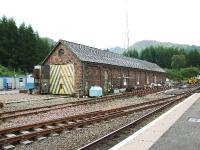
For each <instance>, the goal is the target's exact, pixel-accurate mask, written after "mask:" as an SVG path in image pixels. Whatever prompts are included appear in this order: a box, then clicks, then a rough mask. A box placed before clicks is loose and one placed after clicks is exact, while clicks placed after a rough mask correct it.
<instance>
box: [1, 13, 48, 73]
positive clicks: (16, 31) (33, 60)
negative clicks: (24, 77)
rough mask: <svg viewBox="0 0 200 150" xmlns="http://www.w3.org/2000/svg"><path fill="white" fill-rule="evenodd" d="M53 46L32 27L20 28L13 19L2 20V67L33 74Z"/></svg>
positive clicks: (3, 18) (23, 25) (24, 26)
mask: <svg viewBox="0 0 200 150" xmlns="http://www.w3.org/2000/svg"><path fill="white" fill-rule="evenodd" d="M50 49H51V45H49V43H48V41H47V39H42V38H40V36H39V34H38V33H37V32H35V31H34V30H33V28H32V27H31V25H28V26H27V25H25V24H24V23H22V24H21V25H20V26H19V27H18V26H17V25H16V23H15V21H14V20H13V19H12V18H6V17H5V16H4V17H2V18H1V19H0V65H2V66H4V67H8V68H14V69H15V70H16V71H17V70H22V71H23V72H31V71H32V70H33V66H34V65H37V64H38V63H40V61H41V60H43V59H44V57H45V56H46V55H47V54H48V53H49V50H50Z"/></svg>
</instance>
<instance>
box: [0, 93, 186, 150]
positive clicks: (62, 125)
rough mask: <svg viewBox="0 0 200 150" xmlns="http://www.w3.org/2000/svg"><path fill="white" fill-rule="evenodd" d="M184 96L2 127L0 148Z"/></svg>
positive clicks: (153, 106)
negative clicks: (18, 125)
mask: <svg viewBox="0 0 200 150" xmlns="http://www.w3.org/2000/svg"><path fill="white" fill-rule="evenodd" d="M185 96H186V94H185V95H183V96H180V95H178V96H174V97H173V98H172V97H170V98H168V99H167V98H164V99H159V100H154V101H149V102H144V103H139V104H134V105H129V106H125V107H120V108H115V109H110V110H105V111H95V112H90V113H84V114H79V115H75V116H69V117H65V118H60V119H55V120H50V121H45V122H40V123H35V124H29V125H25V126H20V127H14V128H7V129H3V130H0V148H6V147H12V146H13V145H15V144H19V143H23V144H27V143H31V142H32V141H34V140H41V139H44V138H46V137H47V136H49V135H56V134H57V133H59V132H62V131H63V130H72V129H74V128H82V127H85V126H87V125H90V124H94V123H96V122H101V121H104V120H109V119H114V118H117V117H122V116H127V115H129V114H133V113H137V112H141V111H146V110H149V109H155V108H157V107H163V106H165V105H167V104H169V103H172V102H174V101H177V100H180V98H183V97H185Z"/></svg>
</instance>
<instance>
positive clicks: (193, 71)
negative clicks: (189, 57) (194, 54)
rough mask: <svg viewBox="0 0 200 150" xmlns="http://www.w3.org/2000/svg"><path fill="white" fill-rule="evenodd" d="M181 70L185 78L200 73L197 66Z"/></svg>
mask: <svg viewBox="0 0 200 150" xmlns="http://www.w3.org/2000/svg"><path fill="white" fill-rule="evenodd" d="M180 72H181V74H182V76H184V77H185V78H191V77H196V76H197V75H198V74H199V73H200V71H199V69H198V68H196V67H189V68H183V69H181V70H180Z"/></svg>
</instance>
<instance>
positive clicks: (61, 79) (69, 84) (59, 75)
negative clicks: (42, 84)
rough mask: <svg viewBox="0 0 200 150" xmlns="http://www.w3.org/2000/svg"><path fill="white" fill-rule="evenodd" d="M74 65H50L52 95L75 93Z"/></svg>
mask: <svg viewBox="0 0 200 150" xmlns="http://www.w3.org/2000/svg"><path fill="white" fill-rule="evenodd" d="M74 80H75V73H74V65H73V64H67V65H50V93H52V94H73V93H74Z"/></svg>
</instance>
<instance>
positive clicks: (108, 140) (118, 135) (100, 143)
mask: <svg viewBox="0 0 200 150" xmlns="http://www.w3.org/2000/svg"><path fill="white" fill-rule="evenodd" d="M190 94H191V93H187V94H185V95H184V96H182V97H180V98H178V99H176V100H173V101H170V102H168V103H166V104H164V105H163V106H162V107H159V108H157V109H155V110H153V111H151V112H149V113H147V114H145V115H143V116H141V117H140V118H138V119H137V120H135V121H133V122H131V123H129V124H127V125H125V126H123V127H121V128H119V129H117V130H115V131H113V132H111V133H109V134H107V135H105V136H103V137H101V138H99V139H97V140H95V141H93V142H91V143H89V144H87V145H85V146H83V147H81V148H79V150H93V149H99V148H101V149H109V148H111V147H112V146H114V145H115V144H116V143H118V142H119V141H121V140H123V139H124V137H127V135H129V134H130V133H131V131H132V128H134V127H135V126H136V125H138V124H140V123H141V122H143V121H144V120H147V119H148V118H149V117H151V116H153V115H155V114H157V113H159V112H161V111H162V110H164V109H166V108H167V107H169V106H171V105H172V104H173V103H175V102H177V101H180V100H181V99H183V98H186V97H188V96H189V95H190Z"/></svg>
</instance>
